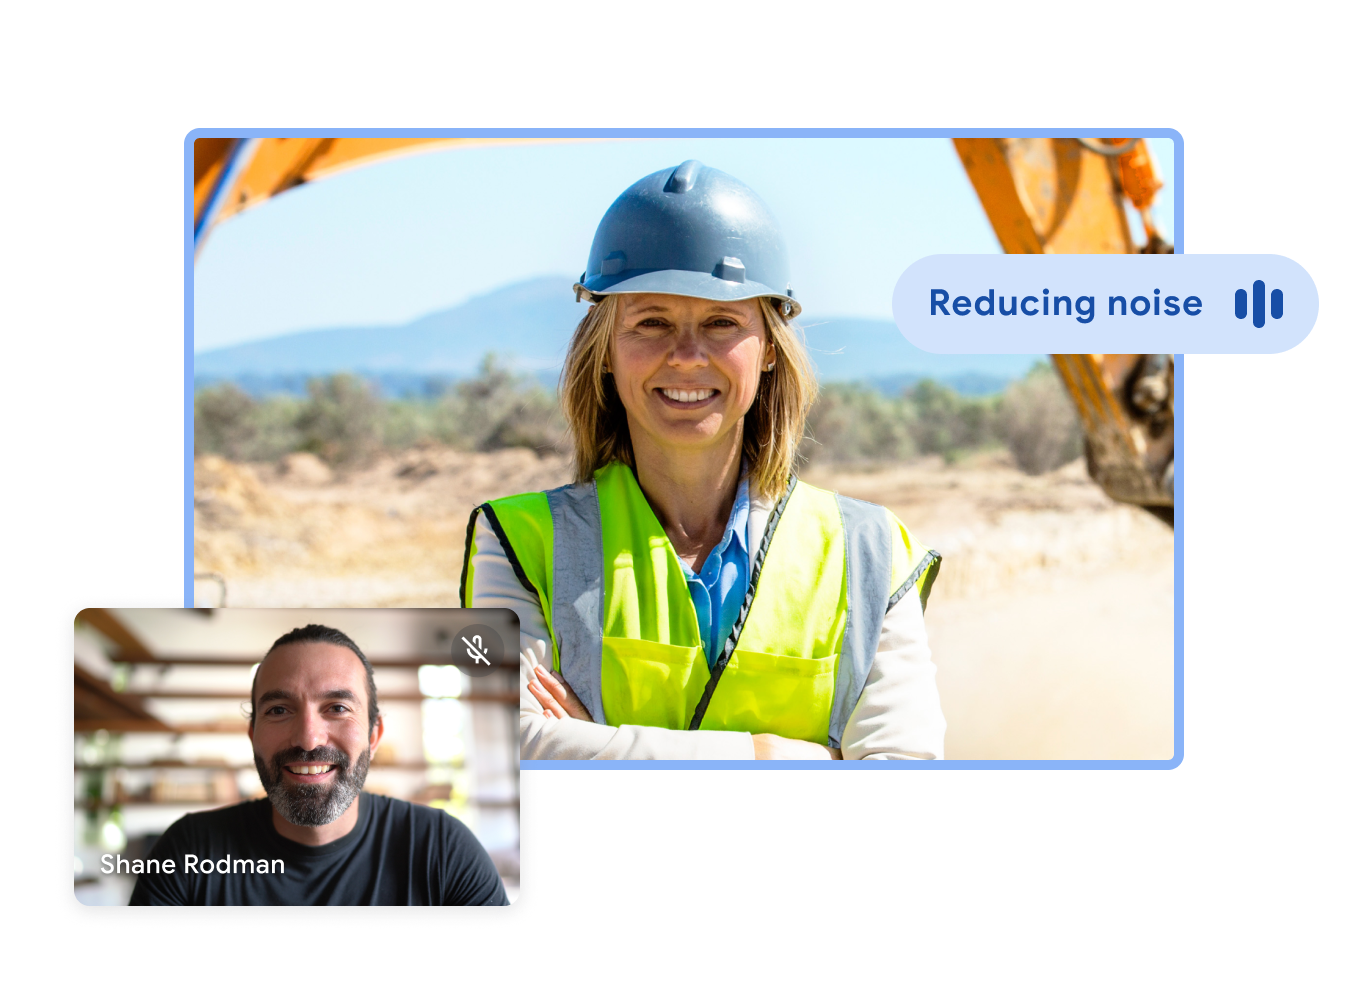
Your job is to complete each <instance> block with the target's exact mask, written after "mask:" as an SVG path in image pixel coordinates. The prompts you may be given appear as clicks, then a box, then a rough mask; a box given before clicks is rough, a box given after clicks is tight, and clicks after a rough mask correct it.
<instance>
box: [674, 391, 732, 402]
mask: <svg viewBox="0 0 1368 1000" xmlns="http://www.w3.org/2000/svg"><path fill="white" fill-rule="evenodd" d="M660 391H661V392H663V393H665V395H666V396H668V397H669V398H670V399H673V400H674V401H675V402H676V403H697V402H698V401H699V400H700V399H708V398H710V397H712V396H716V395H717V393H718V390H717V389H661V390H660Z"/></svg>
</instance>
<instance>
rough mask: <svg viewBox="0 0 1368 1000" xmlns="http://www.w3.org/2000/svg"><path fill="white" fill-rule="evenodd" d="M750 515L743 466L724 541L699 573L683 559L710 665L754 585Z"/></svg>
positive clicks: (682, 565) (704, 562)
mask: <svg viewBox="0 0 1368 1000" xmlns="http://www.w3.org/2000/svg"><path fill="white" fill-rule="evenodd" d="M749 517H750V482H749V480H748V479H747V477H746V469H745V468H744V467H743V468H742V469H741V481H740V483H739V484H738V485H737V487H736V502H735V503H734V504H732V512H731V517H730V518H729V519H728V520H727V530H726V531H725V532H723V534H722V541H720V542H718V543H717V545H716V546H715V547H714V548H713V550H712V551H711V552H709V553H708V558H707V559H705V560H704V561H703V568H702V569H701V570H699V571H698V572H697V573H695V572H694V571H693V570H692V569H691V568H690V567H689V565H688V564H687V563H686V562H685V561H684V560H683V559H680V560H679V565H680V568H681V569H683V570H684V579H685V581H687V582H688V584H689V597H690V598H692V599H693V606H694V611H695V612H697V614H698V633H699V635H701V636H702V637H703V648H704V649H705V650H706V651H707V654H708V663H709V664H710V665H711V664H713V663H716V662H717V656H718V654H719V653H720V652H721V651H722V644H723V643H724V642H726V640H727V636H728V635H730V634H731V630H732V626H734V625H735V624H736V619H737V617H738V616H739V615H740V614H741V602H742V600H744V599H745V596H746V588H747V586H749V584H750V540H749V538H748V537H747V535H748V531H747V524H748V520H749Z"/></svg>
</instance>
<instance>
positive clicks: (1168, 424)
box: [955, 138, 1174, 524]
mask: <svg viewBox="0 0 1368 1000" xmlns="http://www.w3.org/2000/svg"><path fill="white" fill-rule="evenodd" d="M955 150H956V152H958V153H959V157H960V161H961V162H962V163H963V164H964V169H965V172H966V173H968V175H969V180H970V183H972V184H973V185H974V190H975V192H977V194H978V197H979V201H980V202H981V203H982V205H983V209H984V211H985V212H986V213H987V215H988V221H989V223H990V224H991V225H992V227H993V232H994V233H996V234H997V238H998V242H999V243H1001V244H1002V249H1003V251H1004V252H1005V253H1172V252H1173V247H1172V245H1171V244H1169V243H1167V242H1166V241H1165V240H1164V238H1163V234H1162V233H1160V232H1159V230H1158V227H1157V226H1156V225H1155V223H1154V219H1153V215H1152V213H1151V208H1152V206H1153V204H1154V196H1155V194H1156V193H1157V192H1158V190H1159V189H1160V187H1161V186H1162V184H1163V182H1162V181H1161V180H1160V178H1159V176H1158V174H1157V172H1156V170H1155V167H1154V162H1153V160H1152V159H1151V157H1150V155H1149V150H1148V148H1147V147H1146V145H1145V141H1144V140H1143V139H1135V138H1132V139H1125V138H1121V139H1116V138H1108V139H1051V138H1014V139H956V140H955ZM1127 201H1129V202H1130V203H1131V204H1132V205H1133V206H1134V207H1135V209H1136V211H1137V212H1138V213H1139V214H1140V219H1141V221H1142V223H1143V224H1144V227H1145V236H1146V242H1145V244H1144V245H1143V246H1137V245H1136V243H1135V242H1134V240H1133V239H1132V238H1131V230H1130V224H1129V222H1128V220H1127V218H1126V202H1127ZM1053 359H1054V364H1055V368H1056V370H1058V372H1059V376H1060V379H1061V380H1062V382H1063V383H1064V387H1065V389H1066V390H1067V391H1068V393H1069V396H1070V398H1071V399H1072V400H1073V404H1074V408H1075V409H1076V410H1077V411H1078V416H1079V422H1080V424H1081V425H1082V429H1083V435H1084V440H1085V442H1086V450H1087V457H1088V472H1089V474H1091V475H1092V477H1093V479H1094V480H1095V481H1096V482H1097V483H1098V485H1099V486H1101V487H1102V489H1103V490H1105V491H1106V493H1107V494H1108V495H1109V496H1111V497H1113V498H1114V499H1117V500H1121V501H1124V502H1126V503H1133V504H1137V505H1139V506H1141V507H1144V508H1146V509H1147V510H1150V511H1151V512H1152V513H1154V514H1156V515H1157V516H1159V517H1160V518H1162V519H1164V520H1165V521H1167V522H1168V523H1169V524H1172V523H1173V448H1174V421H1173V359H1172V358H1171V357H1170V356H1169V355H1153V354H1148V355H1147V354H1056V355H1053Z"/></svg>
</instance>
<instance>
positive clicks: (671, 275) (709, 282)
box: [574, 270, 803, 319]
mask: <svg viewBox="0 0 1368 1000" xmlns="http://www.w3.org/2000/svg"><path fill="white" fill-rule="evenodd" d="M574 289H575V292H576V294H577V295H580V294H582V295H587V296H589V297H590V298H600V297H602V296H605V295H637V294H645V293H655V294H657V295H686V296H688V297H689V298H693V299H708V300H710V301H712V302H740V301H742V300H743V299H758V298H771V299H778V300H780V301H781V302H787V303H789V304H790V305H791V306H792V307H793V311H792V312H791V313H790V314H789V316H788V318H789V319H793V318H794V317H796V316H797V315H798V314H799V313H801V312H802V311H803V307H802V306H801V305H799V304H798V300H797V299H795V298H794V297H793V296H792V295H788V294H786V293H785V292H781V291H776V290H775V289H773V288H770V287H769V286H768V285H763V284H761V283H760V282H758V281H727V280H725V279H723V278H718V277H716V276H714V275H711V274H704V273H703V272H701V271H671V270H663V271H644V272H641V273H638V274H632V272H630V271H624V272H623V273H622V274H621V275H617V274H614V275H612V276H607V275H601V274H591V275H588V276H587V278H586V280H584V281H577V282H575V285H574Z"/></svg>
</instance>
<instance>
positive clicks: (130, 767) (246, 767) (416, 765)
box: [75, 760, 453, 771]
mask: <svg viewBox="0 0 1368 1000" xmlns="http://www.w3.org/2000/svg"><path fill="white" fill-rule="evenodd" d="M452 766H453V765H451V764H427V763H424V762H422V761H416V760H410V761H399V762H396V763H389V764H377V763H376V762H375V761H371V765H370V769H371V770H372V771H381V770H390V771H426V770H429V769H432V768H450V767H452ZM115 768H123V769H124V770H126V771H168V770H172V771H255V770H256V765H255V764H208V763H205V764H192V763H187V762H184V761H169V762H167V763H164V764H130V763H125V762H123V761H118V762H116V763H113V764H77V765H75V770H77V771H106V770H114V769H115Z"/></svg>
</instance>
